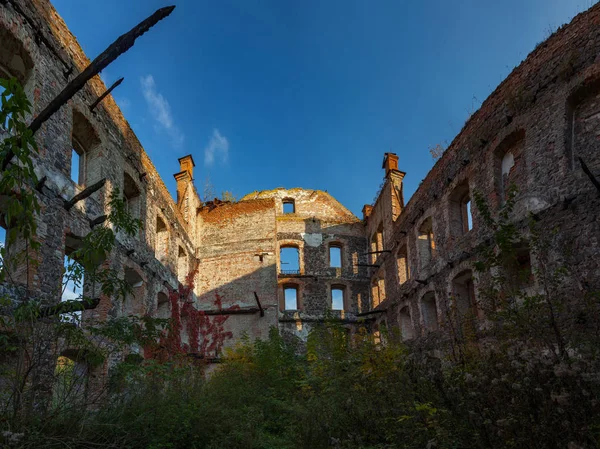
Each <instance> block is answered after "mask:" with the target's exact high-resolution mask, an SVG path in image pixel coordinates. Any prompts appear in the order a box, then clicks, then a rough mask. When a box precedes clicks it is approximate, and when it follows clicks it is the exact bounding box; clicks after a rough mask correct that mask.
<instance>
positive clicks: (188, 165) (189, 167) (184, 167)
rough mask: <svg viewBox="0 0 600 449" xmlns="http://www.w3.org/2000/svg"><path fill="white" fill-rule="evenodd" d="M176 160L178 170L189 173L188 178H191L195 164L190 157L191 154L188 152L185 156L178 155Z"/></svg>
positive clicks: (192, 177)
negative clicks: (177, 161)
mask: <svg viewBox="0 0 600 449" xmlns="http://www.w3.org/2000/svg"><path fill="white" fill-rule="evenodd" d="M178 160H179V170H181V171H186V172H188V173H189V175H190V179H191V180H193V179H194V167H195V166H196V164H194V158H193V157H192V155H191V154H188V155H187V156H183V157H180V158H179V159H178Z"/></svg>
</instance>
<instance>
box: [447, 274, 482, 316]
mask: <svg viewBox="0 0 600 449" xmlns="http://www.w3.org/2000/svg"><path fill="white" fill-rule="evenodd" d="M452 296H453V299H454V306H455V309H456V311H457V312H458V314H459V315H466V314H467V313H469V312H472V313H475V311H476V308H475V302H476V301H475V285H474V284H473V272H472V271H471V270H465V271H462V272H460V273H459V274H458V275H456V276H455V277H454V279H453V280H452Z"/></svg>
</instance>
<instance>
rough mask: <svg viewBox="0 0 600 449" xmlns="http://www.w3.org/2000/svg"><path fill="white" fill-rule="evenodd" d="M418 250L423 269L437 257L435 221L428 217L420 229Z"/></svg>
mask: <svg viewBox="0 0 600 449" xmlns="http://www.w3.org/2000/svg"><path fill="white" fill-rule="evenodd" d="M417 248H418V254H419V260H420V262H421V268H425V267H427V266H428V265H429V264H430V263H431V259H433V257H434V255H435V239H434V236H433V220H432V219H431V217H428V218H426V219H425V221H423V223H422V224H421V226H420V227H419V236H418V239H417Z"/></svg>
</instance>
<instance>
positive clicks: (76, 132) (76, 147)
mask: <svg viewBox="0 0 600 449" xmlns="http://www.w3.org/2000/svg"><path fill="white" fill-rule="evenodd" d="M99 144H100V138H99V137H98V135H97V134H96V131H95V130H94V128H93V127H92V125H91V124H90V122H89V121H88V120H87V119H86V118H85V116H84V115H83V114H82V113H81V112H79V111H77V110H73V129H72V131H71V180H72V181H73V182H75V183H76V184H78V185H80V186H84V185H86V184H89V183H90V182H93V181H95V180H92V179H88V178H89V172H90V170H89V167H90V165H91V161H92V160H93V158H94V156H95V154H94V153H95V152H94V150H95V149H96V147H97V146H98V145H99Z"/></svg>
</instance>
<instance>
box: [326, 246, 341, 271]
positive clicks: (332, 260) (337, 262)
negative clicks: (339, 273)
mask: <svg viewBox="0 0 600 449" xmlns="http://www.w3.org/2000/svg"><path fill="white" fill-rule="evenodd" d="M329 267H330V268H342V245H340V244H339V243H332V244H331V245H329Z"/></svg>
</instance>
